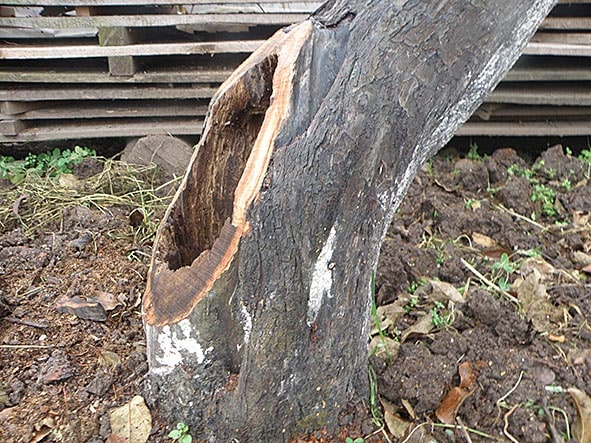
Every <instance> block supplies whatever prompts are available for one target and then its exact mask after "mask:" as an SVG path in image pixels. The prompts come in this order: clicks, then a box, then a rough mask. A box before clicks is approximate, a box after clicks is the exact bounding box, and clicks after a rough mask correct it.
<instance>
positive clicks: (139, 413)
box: [109, 395, 152, 443]
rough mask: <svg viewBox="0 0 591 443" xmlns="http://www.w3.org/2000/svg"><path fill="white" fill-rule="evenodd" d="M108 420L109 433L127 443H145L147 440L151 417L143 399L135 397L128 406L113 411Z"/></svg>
mask: <svg viewBox="0 0 591 443" xmlns="http://www.w3.org/2000/svg"><path fill="white" fill-rule="evenodd" d="M109 418H110V422H111V433H112V434H115V435H116V436H119V437H123V438H125V440H126V441H127V443H145V442H146V441H147V440H148V437H149V436H150V431H151V430H152V416H151V415H150V410H149V409H148V407H147V406H146V403H145V402H144V398H143V397H141V396H139V395H136V396H135V397H133V398H132V399H131V401H130V402H129V403H128V404H126V405H123V406H121V407H119V408H117V409H114V410H113V411H112V412H111V415H110V417H109ZM115 441H116V440H115Z"/></svg>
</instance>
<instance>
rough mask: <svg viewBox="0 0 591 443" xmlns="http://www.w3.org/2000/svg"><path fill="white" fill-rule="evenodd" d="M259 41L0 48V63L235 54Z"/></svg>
mask: <svg viewBox="0 0 591 443" xmlns="http://www.w3.org/2000/svg"><path fill="white" fill-rule="evenodd" d="M262 43H263V41H261V40H242V41H227V42H193V43H141V44H135V45H123V46H98V45H71V46H64V45H47V46H37V45H36V46H32V45H27V46H13V45H3V46H0V59H7V60H8V59H12V60H31V59H54V58H91V57H126V56H153V55H197V54H221V53H226V54H232V53H234V54H239V53H248V52H252V51H254V50H255V49H256V48H258V47H259V46H260V45H261V44H262Z"/></svg>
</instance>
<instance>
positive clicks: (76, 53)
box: [0, 0, 591, 149]
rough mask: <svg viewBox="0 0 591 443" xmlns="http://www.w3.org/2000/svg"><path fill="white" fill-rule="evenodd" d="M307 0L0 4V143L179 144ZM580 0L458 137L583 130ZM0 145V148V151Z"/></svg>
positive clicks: (589, 59)
mask: <svg viewBox="0 0 591 443" xmlns="http://www.w3.org/2000/svg"><path fill="white" fill-rule="evenodd" d="M320 3H321V1H319V0H316V1H311V0H310V1H307V0H283V1H280V0H258V1H240V0H218V1H213V0H127V1H125V0H4V2H3V3H1V4H0V144H2V143H14V142H22V141H39V140H58V139H83V138H96V137H130V138H132V137H140V136H144V135H151V134H172V135H179V136H189V137H190V138H191V139H192V140H196V139H197V137H198V135H199V134H200V132H201V129H202V125H203V119H204V116H205V113H206V110H207V104H208V102H209V99H210V98H211V96H212V95H213V93H214V92H215V90H216V88H217V87H218V86H219V84H220V83H221V82H222V81H223V80H224V79H225V78H227V76H228V75H229V73H230V72H231V71H232V70H233V69H234V68H235V67H236V66H237V65H238V64H239V63H240V62H241V61H242V60H244V58H245V57H247V56H248V54H249V53H250V52H251V51H253V50H254V49H256V48H257V47H258V46H259V45H260V44H261V43H262V42H263V41H264V39H266V38H268V37H269V36H270V35H271V34H272V33H273V32H275V31H276V30H277V29H278V28H280V27H282V26H284V25H287V24H290V23H293V22H297V21H299V20H302V19H304V18H306V17H307V16H308V14H309V13H311V12H312V11H313V10H314V9H316V8H317V7H318V6H319V5H320ZM590 86H591V0H587V1H584V0H571V1H570V2H567V1H561V2H560V4H558V5H557V6H556V8H555V9H554V11H553V12H552V14H551V15H550V16H549V17H548V18H547V19H546V20H545V21H544V22H543V23H542V25H541V27H540V29H539V31H538V33H537V34H536V36H535V37H534V39H533V41H532V42H531V43H530V44H529V46H528V47H527V49H526V51H525V54H524V55H523V56H522V58H521V59H520V60H519V62H518V63H517V65H516V66H515V68H514V69H513V70H512V71H511V72H510V73H509V74H508V75H507V77H506V78H505V80H504V81H503V82H502V83H501V85H499V87H498V88H497V89H496V90H495V91H494V92H493V93H492V94H491V96H490V97H489V98H488V100H487V102H486V103H485V104H484V105H483V106H481V107H480V109H479V110H478V111H477V112H476V113H475V114H474V116H473V117H472V119H471V120H470V121H469V122H468V123H467V124H466V125H464V127H463V128H462V129H461V130H460V134H461V135H517V136H521V135H588V134H590V133H591V87H590ZM0 149H1V148H0Z"/></svg>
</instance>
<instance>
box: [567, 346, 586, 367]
mask: <svg viewBox="0 0 591 443" xmlns="http://www.w3.org/2000/svg"><path fill="white" fill-rule="evenodd" d="M568 361H570V362H571V363H572V364H574V365H584V364H587V365H588V366H589V368H591V349H571V350H570V351H568Z"/></svg>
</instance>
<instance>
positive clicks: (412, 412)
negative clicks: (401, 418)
mask: <svg viewBox="0 0 591 443" xmlns="http://www.w3.org/2000/svg"><path fill="white" fill-rule="evenodd" d="M400 402H401V403H402V406H404V409H406V412H407V413H408V415H409V416H410V418H412V419H413V420H416V419H417V413H416V412H415V409H414V408H413V407H412V405H411V404H410V402H409V401H408V400H407V399H406V398H403V399H402V400H400Z"/></svg>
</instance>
